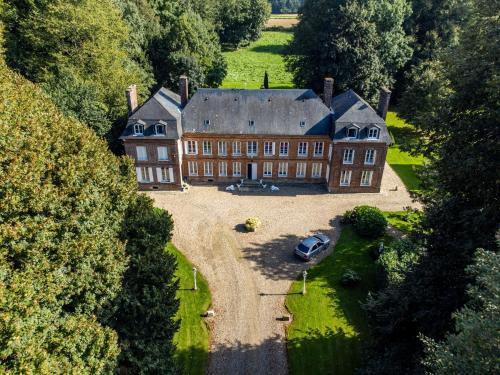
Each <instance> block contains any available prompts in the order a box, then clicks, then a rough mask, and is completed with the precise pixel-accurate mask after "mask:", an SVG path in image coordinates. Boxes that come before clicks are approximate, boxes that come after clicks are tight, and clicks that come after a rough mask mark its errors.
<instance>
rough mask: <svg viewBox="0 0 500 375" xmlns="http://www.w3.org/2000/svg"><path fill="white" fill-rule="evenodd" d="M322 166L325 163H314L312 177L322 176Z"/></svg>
mask: <svg viewBox="0 0 500 375" xmlns="http://www.w3.org/2000/svg"><path fill="white" fill-rule="evenodd" d="M322 167H323V164H321V163H313V164H312V172H311V177H312V178H321V168H322Z"/></svg>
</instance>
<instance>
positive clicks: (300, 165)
mask: <svg viewBox="0 0 500 375" xmlns="http://www.w3.org/2000/svg"><path fill="white" fill-rule="evenodd" d="M299 172H300V173H299ZM306 172H307V163H306V162H300V161H299V162H298V163H297V168H296V171H295V177H297V178H306Z"/></svg>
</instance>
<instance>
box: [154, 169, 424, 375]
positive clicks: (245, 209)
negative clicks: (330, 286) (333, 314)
mask: <svg viewBox="0 0 500 375" xmlns="http://www.w3.org/2000/svg"><path fill="white" fill-rule="evenodd" d="M396 185H397V186H398V190H397V191H390V190H389V189H392V188H394V186H396ZM403 186H404V185H403V183H402V182H401V180H400V179H399V178H398V177H397V175H396V174H395V173H394V172H393V170H392V169H391V168H390V167H389V166H388V165H386V169H385V173H384V179H383V181H382V191H381V193H379V194H345V195H334V194H328V193H325V191H324V190H322V189H321V188H319V187H315V186H310V185H309V186H307V187H288V186H282V187H281V191H280V192H279V193H270V192H267V193H261V194H250V193H242V194H241V195H239V194H235V193H229V192H225V191H223V189H222V188H219V187H215V186H195V187H191V188H190V189H189V191H187V192H184V193H181V192H152V193H149V194H150V196H151V197H152V198H154V199H155V201H156V205H157V206H158V207H162V208H165V209H167V210H168V211H170V212H171V213H172V214H173V217H174V221H175V230H174V236H173V242H174V243H175V244H176V246H177V247H178V248H179V249H180V250H181V251H183V252H184V253H185V254H186V256H187V257H188V258H189V259H190V260H191V261H192V262H193V263H194V264H196V266H197V267H198V268H199V269H200V271H201V272H202V273H203V274H204V275H205V276H206V278H207V279H208V282H209V284H210V289H211V291H212V296H213V308H214V310H215V312H216V316H215V318H213V320H212V321H211V326H212V331H211V343H210V361H209V369H208V373H209V374H273V375H280V374H286V373H287V372H288V368H287V360H286V343H285V327H284V323H283V322H281V321H278V320H276V318H278V317H280V316H282V315H284V314H286V313H287V312H286V310H285V308H284V301H285V296H286V293H287V291H288V289H289V287H290V284H291V282H292V281H293V280H295V279H296V277H297V276H298V275H299V274H300V272H301V271H302V270H303V269H304V268H305V267H310V266H311V265H312V264H313V262H311V263H308V264H304V263H302V262H300V261H299V260H297V259H295V258H294V257H293V255H292V250H293V247H294V246H295V244H296V243H297V241H299V239H300V238H302V237H303V236H306V235H307V234H309V233H311V232H315V231H318V230H319V231H322V232H325V233H327V234H329V235H330V236H331V237H332V239H333V241H334V242H335V241H336V240H337V238H338V236H339V230H338V217H339V216H338V215H341V214H343V213H344V212H345V211H346V210H347V209H350V208H352V207H354V206H356V205H360V204H369V205H374V206H377V207H380V208H381V209H383V210H387V211H396V210H401V209H402V208H403V207H405V206H410V205H413V206H415V204H412V202H411V199H410V197H409V195H408V193H407V191H406V190H405V189H404V187H403ZM250 216H257V217H259V218H260V219H261V220H262V223H263V225H262V227H261V228H260V230H259V231H257V232H256V233H245V232H244V231H243V230H242V226H241V224H242V223H244V221H245V219H246V218H248V217H250ZM325 255H326V254H324V255H323V256H325ZM318 260H319V259H318ZM318 260H316V262H317V261H318Z"/></svg>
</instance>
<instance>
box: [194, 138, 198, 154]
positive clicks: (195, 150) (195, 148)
mask: <svg viewBox="0 0 500 375" xmlns="http://www.w3.org/2000/svg"><path fill="white" fill-rule="evenodd" d="M194 153H195V154H196V155H198V141H195V142H194Z"/></svg>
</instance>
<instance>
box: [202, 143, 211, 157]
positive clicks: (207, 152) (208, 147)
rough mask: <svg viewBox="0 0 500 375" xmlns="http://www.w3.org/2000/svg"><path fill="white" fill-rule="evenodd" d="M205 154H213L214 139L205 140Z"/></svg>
mask: <svg viewBox="0 0 500 375" xmlns="http://www.w3.org/2000/svg"><path fill="white" fill-rule="evenodd" d="M203 155H212V141H203Z"/></svg>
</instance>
